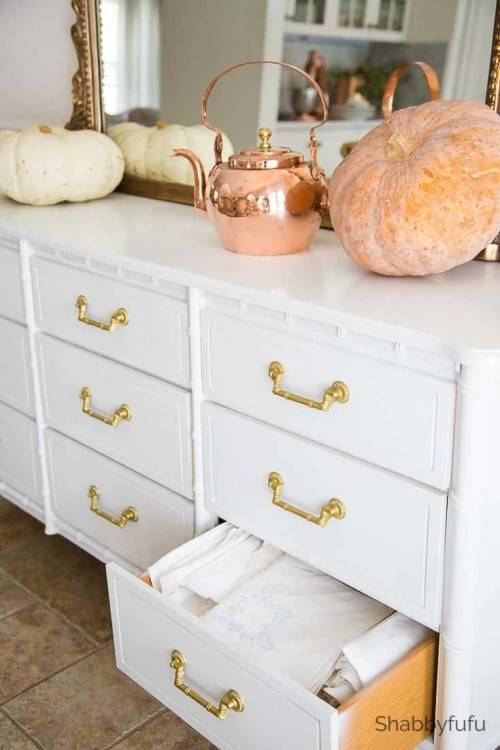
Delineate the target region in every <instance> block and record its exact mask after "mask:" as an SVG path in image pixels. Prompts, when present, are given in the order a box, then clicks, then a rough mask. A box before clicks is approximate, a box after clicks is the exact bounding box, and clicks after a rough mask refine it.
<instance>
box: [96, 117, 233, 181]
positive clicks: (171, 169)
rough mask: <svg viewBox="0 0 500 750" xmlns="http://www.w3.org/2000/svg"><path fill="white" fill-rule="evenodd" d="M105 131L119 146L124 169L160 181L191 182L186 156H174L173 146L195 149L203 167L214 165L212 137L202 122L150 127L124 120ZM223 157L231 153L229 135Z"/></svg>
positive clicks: (207, 169) (208, 167)
mask: <svg viewBox="0 0 500 750" xmlns="http://www.w3.org/2000/svg"><path fill="white" fill-rule="evenodd" d="M108 135H109V136H110V138H112V139H113V140H114V141H115V143H117V144H118V146H119V147H120V148H121V150H122V152H123V155H124V157H125V173H126V174H128V175H131V176H133V177H142V178H144V179H149V180H161V181H162V182H178V183H180V184H182V185H193V170H192V168H191V166H190V165H189V163H188V162H187V161H186V160H185V159H177V158H176V157H175V156H173V155H172V154H173V151H174V149H177V148H187V149H190V150H191V151H194V152H195V153H196V154H197V155H198V156H199V157H200V159H201V161H202V162H203V166H204V167H205V171H206V172H209V171H210V170H211V169H212V167H213V165H214V137H215V134H214V133H213V132H212V131H211V130H207V128H205V127H204V126H203V125H193V126H191V127H184V126H183V125H166V124H165V123H161V122H160V123H158V124H157V125H155V126H154V127H152V128H148V127H146V126H145V125H139V124H138V123H135V122H124V123H121V124H120V125H115V126H114V127H112V128H109V130H108ZM223 139H224V149H223V158H227V157H228V156H229V155H230V154H231V153H232V146H231V143H230V141H229V139H228V138H227V137H226V136H224V137H223Z"/></svg>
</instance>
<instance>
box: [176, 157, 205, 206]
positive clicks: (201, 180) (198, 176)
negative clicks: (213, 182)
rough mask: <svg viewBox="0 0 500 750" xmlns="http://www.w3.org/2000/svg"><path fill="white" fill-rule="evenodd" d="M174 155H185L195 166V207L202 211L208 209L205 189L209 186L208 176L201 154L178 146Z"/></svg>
mask: <svg viewBox="0 0 500 750" xmlns="http://www.w3.org/2000/svg"><path fill="white" fill-rule="evenodd" d="M174 156H183V157H184V158H185V159H187V160H188V161H189V163H190V164H191V166H192V167H193V174H194V207H195V208H198V209H199V210H200V211H206V210H207V204H206V201H205V189H206V186H207V178H206V177H205V170H204V169H203V164H202V163H201V159H200V157H199V156H196V154H195V153H193V152H192V151H189V149H187V148H176V149H174Z"/></svg>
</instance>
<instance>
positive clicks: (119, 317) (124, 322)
mask: <svg viewBox="0 0 500 750" xmlns="http://www.w3.org/2000/svg"><path fill="white" fill-rule="evenodd" d="M75 307H76V308H77V310H78V320H79V321H80V323H85V325H87V326H94V328H100V329H101V331H114V330H115V328H117V326H128V312H127V311H126V310H125V308H124V307H119V308H118V310H117V311H116V312H114V313H113V315H112V316H111V318H110V319H109V323H101V322H100V321H99V320H92V318H89V317H88V316H87V298H86V297H84V296H83V294H80V296H79V297H78V298H77V300H76V302H75Z"/></svg>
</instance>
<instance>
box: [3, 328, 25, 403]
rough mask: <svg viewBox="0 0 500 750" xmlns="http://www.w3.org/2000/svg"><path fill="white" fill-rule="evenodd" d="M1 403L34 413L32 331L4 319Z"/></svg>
mask: <svg viewBox="0 0 500 750" xmlns="http://www.w3.org/2000/svg"><path fill="white" fill-rule="evenodd" d="M0 401H5V402H6V403H7V404H10V405H11V406H15V407H16V408H18V409H21V411H26V412H28V413H29V414H31V413H32V412H33V386H32V381H31V367H30V352H29V340H28V331H27V330H26V328H25V327H24V326H22V325H19V324H18V323H13V322H12V321H10V320H7V319H6V318H0Z"/></svg>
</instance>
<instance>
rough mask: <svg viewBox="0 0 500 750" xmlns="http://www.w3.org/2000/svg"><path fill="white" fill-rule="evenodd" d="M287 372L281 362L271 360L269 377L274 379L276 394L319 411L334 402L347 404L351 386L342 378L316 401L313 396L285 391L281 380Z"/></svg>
mask: <svg viewBox="0 0 500 750" xmlns="http://www.w3.org/2000/svg"><path fill="white" fill-rule="evenodd" d="M284 374H285V368H284V367H283V365H282V364H281V362H271V364H270V365H269V377H270V378H271V379H272V380H273V381H274V386H273V393H274V395H275V396H281V398H285V399H287V400H288V401H295V403H296V404H303V405H304V406H308V407H309V408H310V409H318V410H319V411H328V409H329V408H330V406H332V404H335V403H338V404H347V402H348V401H349V388H348V387H347V385H346V384H345V383H343V382H342V381H341V380H336V381H335V382H334V383H332V384H331V386H330V387H329V388H327V389H326V391H325V392H324V394H323V399H322V400H321V401H314V400H313V399H312V398H304V396H297V395H296V394H295V393H290V392H289V391H284V390H283V389H282V387H281V381H282V380H283V375H284Z"/></svg>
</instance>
